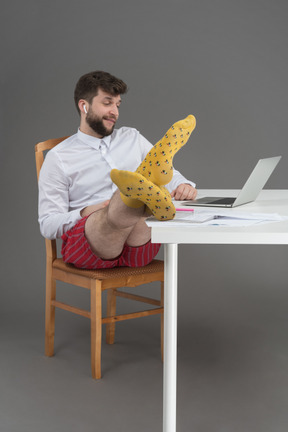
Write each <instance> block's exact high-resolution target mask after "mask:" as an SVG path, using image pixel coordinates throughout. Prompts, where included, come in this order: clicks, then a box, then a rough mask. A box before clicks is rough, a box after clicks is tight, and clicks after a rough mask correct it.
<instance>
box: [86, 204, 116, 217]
mask: <svg viewBox="0 0 288 432" xmlns="http://www.w3.org/2000/svg"><path fill="white" fill-rule="evenodd" d="M109 202H110V200H107V201H103V202H101V203H99V204H94V205H91V206H88V207H84V208H83V209H82V210H81V212H80V214H81V216H82V217H86V216H89V215H90V214H91V213H94V212H95V211H97V210H100V209H102V208H104V207H107V205H108V204H109Z"/></svg>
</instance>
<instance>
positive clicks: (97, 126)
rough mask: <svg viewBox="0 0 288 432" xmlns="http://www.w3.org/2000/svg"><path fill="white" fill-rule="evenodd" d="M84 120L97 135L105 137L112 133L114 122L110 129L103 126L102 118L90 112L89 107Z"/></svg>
mask: <svg viewBox="0 0 288 432" xmlns="http://www.w3.org/2000/svg"><path fill="white" fill-rule="evenodd" d="M86 122H87V123H88V125H89V126H90V128H91V129H93V131H94V132H96V133H97V134H98V135H100V136H102V137H105V136H109V135H111V134H112V132H113V130H114V127H115V124H114V125H113V127H112V128H111V129H107V128H106V127H105V126H104V123H103V120H102V119H101V118H100V117H98V116H97V115H96V114H94V113H92V112H91V109H89V111H88V114H87V116H86Z"/></svg>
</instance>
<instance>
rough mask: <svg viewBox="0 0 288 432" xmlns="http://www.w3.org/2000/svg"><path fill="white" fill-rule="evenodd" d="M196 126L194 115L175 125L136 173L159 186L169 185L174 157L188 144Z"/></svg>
mask: <svg viewBox="0 0 288 432" xmlns="http://www.w3.org/2000/svg"><path fill="white" fill-rule="evenodd" d="M195 126H196V119H195V117H194V116H193V115H189V116H188V117H186V118H185V119H184V120H180V121H178V122H177V123H174V124H173V126H171V128H170V129H169V130H168V131H167V132H166V134H165V135H164V137H163V138H162V139H161V140H160V141H158V142H157V143H156V144H155V145H154V147H153V148H152V149H151V151H150V152H149V153H148V154H147V156H146V157H145V159H144V160H143V162H142V163H141V164H140V165H139V167H138V168H137V170H136V172H137V173H139V174H142V175H143V176H144V177H146V178H147V179H148V180H150V181H151V182H152V183H154V184H156V185H158V186H160V185H165V184H167V183H169V182H170V180H171V179H172V177H173V165H172V162H173V157H174V155H175V154H176V153H177V151H178V150H180V148H181V147H183V146H184V145H185V144H186V142H187V141H188V139H189V137H190V135H191V133H192V131H193V130H194V129H195Z"/></svg>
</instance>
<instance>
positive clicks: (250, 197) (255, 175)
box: [182, 156, 281, 207]
mask: <svg viewBox="0 0 288 432" xmlns="http://www.w3.org/2000/svg"><path fill="white" fill-rule="evenodd" d="M280 159H281V156H276V157H271V158H265V159H260V160H259V161H258V163H257V164H256V166H255V168H254V169H253V171H252V173H251V174H250V176H249V178H248V180H247V181H246V183H245V185H244V186H243V189H242V190H241V191H240V193H239V195H238V196H237V197H236V198H235V197H234V198H231V197H229V198H226V197H204V198H199V199H196V200H192V201H185V202H183V204H182V205H186V206H193V207H194V206H205V207H237V206H240V205H243V204H247V203H249V202H252V201H255V199H256V198H257V196H258V195H259V193H260V192H261V190H262V189H263V187H264V186H265V184H266V182H267V180H268V179H269V177H270V176H271V174H272V172H273V171H274V169H275V168H276V165H277V164H278V162H279V161H280Z"/></svg>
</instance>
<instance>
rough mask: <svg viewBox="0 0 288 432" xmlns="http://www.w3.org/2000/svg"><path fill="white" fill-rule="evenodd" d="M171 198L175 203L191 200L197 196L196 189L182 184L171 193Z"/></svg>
mask: <svg viewBox="0 0 288 432" xmlns="http://www.w3.org/2000/svg"><path fill="white" fill-rule="evenodd" d="M171 196H172V198H175V200H177V201H184V200H193V199H195V198H196V196H197V189H195V188H194V187H193V186H191V185H190V184H187V183H182V184H180V185H179V186H177V188H176V189H174V190H173V191H172V192H171Z"/></svg>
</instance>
